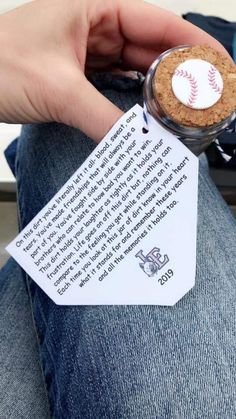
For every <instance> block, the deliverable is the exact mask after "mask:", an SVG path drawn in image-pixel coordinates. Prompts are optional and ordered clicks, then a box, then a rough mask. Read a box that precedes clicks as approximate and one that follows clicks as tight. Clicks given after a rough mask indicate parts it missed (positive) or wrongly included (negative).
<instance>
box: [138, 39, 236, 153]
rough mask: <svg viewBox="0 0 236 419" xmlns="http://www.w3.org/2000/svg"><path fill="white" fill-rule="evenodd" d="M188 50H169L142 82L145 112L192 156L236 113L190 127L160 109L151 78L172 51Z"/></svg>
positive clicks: (159, 58) (207, 143) (203, 147)
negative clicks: (211, 123)
mask: <svg viewBox="0 0 236 419" xmlns="http://www.w3.org/2000/svg"><path fill="white" fill-rule="evenodd" d="M186 48H190V46H189V45H183V46H180V47H175V48H171V49H169V50H168V51H165V52H164V53H163V54H161V55H160V56H159V57H158V58H157V59H156V60H155V61H154V62H153V63H152V65H151V66H150V68H149V70H148V72H147V75H146V78H145V82H144V91H143V95H144V103H145V106H146V109H147V111H148V112H149V113H150V114H151V115H152V116H153V118H154V119H156V121H157V122H159V123H160V124H161V125H162V126H163V127H164V128H166V129H167V130H168V131H170V132H171V133H172V134H174V135H175V136H177V137H178V138H179V139H180V141H181V142H182V143H183V144H184V145H185V146H187V147H188V148H189V149H190V150H191V151H192V152H193V153H194V154H196V155H199V154H200V153H202V152H203V151H204V150H206V148H207V147H208V146H209V145H210V144H211V143H212V141H214V140H215V139H216V138H217V136H218V135H219V134H220V133H221V132H222V131H224V130H225V129H226V128H227V127H228V126H229V125H230V124H231V122H232V121H233V120H234V119H235V117H236V112H233V113H232V114H230V115H229V116H228V117H227V118H226V119H224V120H222V121H221V122H219V123H217V124H214V125H210V126H207V127H190V126H185V125H181V124H178V123H177V122H175V121H174V120H173V119H171V117H169V116H168V115H167V114H166V113H165V112H164V110H163V109H162V107H161V105H160V103H159V101H158V98H157V97H156V95H155V93H154V89H153V78H154V76H155V73H156V70H157V67H158V65H159V64H160V63H161V61H162V60H163V59H165V58H166V57H167V56H168V55H170V54H171V53H172V52H173V51H177V50H178V51H182V50H184V49H186Z"/></svg>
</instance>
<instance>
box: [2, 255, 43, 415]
mask: <svg viewBox="0 0 236 419" xmlns="http://www.w3.org/2000/svg"><path fill="white" fill-rule="evenodd" d="M0 342H1V346H0V418H1V419H33V418H37V419H48V418H49V417H50V416H49V406H48V401H47V396H46V389H45V386H44V383H43V377H42V371H41V367H40V363H39V358H38V344H37V340H36V336H35V332H34V328H33V323H32V312H31V309H30V302H29V296H28V294H27V291H26V284H25V281H23V278H22V272H21V269H20V267H19V266H18V265H17V264H16V262H15V261H13V259H10V260H9V261H8V263H7V264H6V265H5V267H4V268H2V270H1V271H0Z"/></svg>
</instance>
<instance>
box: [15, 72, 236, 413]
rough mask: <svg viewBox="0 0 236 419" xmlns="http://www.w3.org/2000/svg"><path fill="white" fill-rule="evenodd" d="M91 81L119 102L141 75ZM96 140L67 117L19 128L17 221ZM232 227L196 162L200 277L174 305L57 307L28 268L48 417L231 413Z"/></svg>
mask: <svg viewBox="0 0 236 419" xmlns="http://www.w3.org/2000/svg"><path fill="white" fill-rule="evenodd" d="M95 83H96V86H97V87H98V88H99V89H100V90H102V92H103V93H104V94H105V95H106V96H107V97H109V98H110V99H111V100H112V101H113V102H115V103H116V104H117V105H118V106H120V107H121V108H122V109H124V110H127V109H128V108H130V107H131V106H132V105H134V104H135V103H136V102H141V85H140V81H131V80H124V79H121V80H117V81H113V79H112V78H110V77H109V78H104V76H103V75H100V76H99V78H98V79H96V82H95ZM94 147H95V144H94V143H93V142H92V141H91V140H89V139H88V138H86V136H85V135H83V134H82V133H81V132H80V131H79V130H76V129H72V128H69V127H66V126H64V125H59V124H42V125H31V126H25V127H24V129H23V131H22V134H21V137H20V140H19V141H18V150H17V159H16V160H17V167H16V173H17V182H18V198H19V210H20V219H21V227H22V228H23V227H24V226H26V225H27V224H28V222H29V221H30V220H31V219H32V218H33V217H34V216H35V215H36V214H37V212H38V211H39V210H40V209H41V208H42V207H43V206H44V205H45V204H46V203H47V202H48V201H49V200H50V198H51V197H52V196H53V195H54V194H55V193H56V192H57V191H58V190H59V188H60V187H61V186H62V185H63V184H64V183H65V181H66V180H67V179H68V177H69V176H70V175H72V173H73V172H74V171H75V170H76V169H77V168H78V166H79V165H81V164H82V162H83V161H84V159H85V158H86V157H87V156H88V155H89V154H90V153H91V151H92V150H93V149H94ZM235 233H236V226H235V219H234V218H233V216H232V214H231V212H230V211H229V210H228V208H227V206H226V204H225V203H224V201H223V200H222V198H221V197H220V195H219V193H218V192H217V190H216V188H215V187H214V185H213V183H212V181H211V180H210V178H209V176H208V172H207V170H206V169H205V168H203V167H202V166H201V170H200V175H199V209H198V247H197V277H196V286H195V287H194V288H193V290H192V291H191V292H189V293H188V294H187V295H186V296H185V297H184V298H183V299H182V300H181V301H179V303H178V304H177V305H176V306H174V307H158V306H81V307H79V306H78V307H62V306H56V305H55V304H54V303H53V302H52V301H51V300H50V299H49V298H48V297H47V296H46V295H45V294H44V293H43V291H41V289H40V288H39V287H38V286H37V285H36V284H35V283H34V282H33V281H32V280H30V278H28V277H27V283H28V289H29V294H30V298H31V305H32V311H33V316H34V320H35V324H36V329H37V334H38V339H39V342H40V343H39V354H40V360H41V364H42V368H43V372H44V377H45V382H46V385H47V390H48V395H49V400H50V407H51V416H52V417H53V418H56V419H64V418H65V419H79V418H85V419H87V418H88V419H89V418H91V419H94V418H96V419H97V418H98V419H100V418H101V419H102V418H104V419H119V418H122V419H145V418H159V419H167V418H168V419H174V418H176V419H177V418H178V419H187V418H188V419H200V418H204V419H205V418H207V419H208V418H210V419H224V418H225V419H235V417H236V398H235V395H236V393H235V389H236V374H235V365H236V340H235V296H236V295H235V294H236V292H235V278H236V269H235V256H236V242H235ZM176 245H178V238H176Z"/></svg>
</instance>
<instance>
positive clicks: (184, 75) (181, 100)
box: [153, 46, 236, 127]
mask: <svg viewBox="0 0 236 419" xmlns="http://www.w3.org/2000/svg"><path fill="white" fill-rule="evenodd" d="M153 92H154V95H155V97H156V99H157V100H158V102H159V105H160V106H161V108H162V109H163V111H164V112H165V113H166V114H167V115H168V116H169V117H170V118H171V119H172V120H173V121H175V122H176V123H179V124H181V125H185V126H188V127H207V126H211V125H213V124H216V123H219V122H221V121H223V120H224V119H226V118H227V117H229V116H230V115H231V114H232V113H233V112H234V111H235V109H236V66H234V64H233V63H232V61H231V60H230V59H228V58H227V57H225V56H224V55H222V54H220V53H219V52H217V51H215V50H214V49H212V48H209V47H203V46H194V47H188V48H186V49H181V50H176V51H173V52H171V53H170V54H169V55H168V56H166V57H165V58H164V59H163V60H162V61H161V62H160V64H159V65H158V66H157V69H156V72H155V75H154V78H153Z"/></svg>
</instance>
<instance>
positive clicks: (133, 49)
mask: <svg viewBox="0 0 236 419" xmlns="http://www.w3.org/2000/svg"><path fill="white" fill-rule="evenodd" d="M183 44H198V45H208V46H211V47H213V48H215V49H217V50H218V51H220V52H223V53H224V54H226V55H227V52H226V51H225V49H224V48H223V47H222V46H221V45H220V44H219V43H218V42H217V41H216V40H214V39H213V38H212V37H211V36H209V35H208V34H206V33H205V32H203V31H202V30H200V29H199V28H197V27H195V26H193V25H192V24H190V23H188V22H186V21H184V20H183V19H181V18H180V17H177V16H175V15H174V14H172V13H170V12H167V11H165V10H163V9H160V8H158V7H156V6H153V5H150V4H147V3H144V2H143V1H139V0H129V1H127V0H93V1H90V0H50V1H48V0H36V1H34V2H32V3H29V4H27V5H25V6H22V7H20V8H18V9H15V10H13V11H11V12H9V13H6V14H4V15H1V16H0V46H1V55H0V121H1V122H10V123H31V122H49V121H57V122H63V123H65V124H68V125H72V126H74V127H78V128H80V129H81V130H82V131H84V132H85V133H86V134H87V135H88V136H90V137H91V138H93V139H94V140H95V141H97V142H98V141H99V140H101V139H102V138H103V136H104V135H105V134H106V133H107V132H108V130H109V129H110V128H111V127H112V125H113V124H114V123H115V122H116V121H117V120H118V119H119V117H120V116H121V115H122V111H121V110H120V109H118V108H117V107H116V106H115V105H113V104H112V103H111V102H110V101H109V100H108V99H106V98H105V97H104V96H103V95H102V94H101V93H99V92H98V91H97V90H96V89H95V87H93V86H92V84H91V83H90V82H89V81H88V80H87V78H86V76H85V71H86V70H88V71H97V70H107V69H109V68H110V67H111V66H114V65H116V64H118V63H120V62H122V66H123V68H125V69H127V70H128V69H129V70H139V71H142V72H144V73H145V71H146V70H147V69H148V67H149V66H150V64H151V63H152V61H153V60H154V59H155V58H156V57H157V56H158V55H159V54H160V53H161V52H163V51H165V50H166V49H169V48H171V47H174V46H177V45H183Z"/></svg>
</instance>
